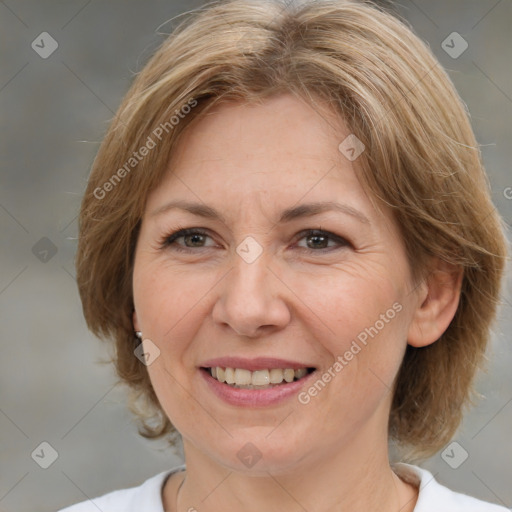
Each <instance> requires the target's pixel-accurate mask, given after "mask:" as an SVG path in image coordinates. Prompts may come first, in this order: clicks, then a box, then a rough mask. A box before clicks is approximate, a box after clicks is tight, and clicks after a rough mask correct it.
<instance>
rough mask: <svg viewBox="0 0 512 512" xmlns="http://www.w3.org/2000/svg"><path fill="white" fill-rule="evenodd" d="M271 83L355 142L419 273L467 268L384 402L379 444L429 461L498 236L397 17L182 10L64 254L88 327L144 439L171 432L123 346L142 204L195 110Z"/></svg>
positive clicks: (249, 7) (480, 329)
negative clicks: (123, 387) (436, 327)
mask: <svg viewBox="0 0 512 512" xmlns="http://www.w3.org/2000/svg"><path fill="white" fill-rule="evenodd" d="M279 93H292V94H295V95H298V96H300V97H301V98H304V99H306V100H307V101H309V102H310V103H311V104H316V103H317V102H318V103H319V104H321V105H323V106H326V107H327V108H328V109H329V110H330V111H332V112H334V113H336V114H337V115H339V116H340V118H341V119H342V120H343V121H344V123H345V125H346V126H347V127H348V128H349V129H350V131H351V133H354V134H355V135H356V136H357V137H358V138H359V139H360V140H361V141H362V142H363V143H364V145H365V147H366V150H365V151H364V152H363V153H362V154H361V156H360V157H359V159H358V161H357V162H358V164H359V166H360V171H359V176H360V179H361V183H362V184H363V186H364V187H365V188H366V190H368V192H369V195H370V196H371V197H372V200H373V201H374V202H375V203H376V204H380V205H387V207H389V208H391V209H392V212H393V214H394V216H395V219H396V221H397V223H398V226H399V227H400V230H401V233H402V236H403V241H404V243H405V246H406V249H407V254H408V257H409V261H410V265H411V268H412V270H413V273H414V276H415V277H416V278H417V279H421V278H422V277H424V276H425V275H426V272H428V266H427V261H428V259H429V258H430V257H431V256H437V257H439V258H441V259H442V260H444V261H446V262H449V263H451V264H453V265H456V266H458V267H460V268H462V269H463V272H464V277H463V283H462V290H461V298H460V303H459V306H458V309H457V312H456V314H455V317H454V319H453V321H452V322H451V324H450V325H449V327H448V329H447V330H446V332H445V333H444V334H443V335H442V336H441V338H440V339H439V340H438V341H436V342H435V343H433V344H432V345H430V346H428V347H425V348H414V347H412V346H408V347H407V351H406V354H405V357H404V360H403V362H402V365H401V368H400V371H399V373H398V375H397V379H396V385H395V390H394V398H393V404H392V408H391V412H390V418H389V434H390V438H392V439H394V440H396V441H398V443H399V444H400V445H402V446H403V447H406V448H409V454H410V455H411V456H412V455H414V456H415V457H423V456H428V455H431V454H433V453H435V452H436V451H437V450H439V449H440V448H441V447H442V446H444V444H445V443H446V442H447V441H448V440H449V439H450V438H451V437H452V436H453V434H454V432H455V430H456V429H457V427H458V425H459V423H460V421H461V418H462V414H463V407H464V405H465V404H466V403H467V402H468V401H469V400H470V397H471V391H472V382H473V378H474V375H475V372H476V370H477V369H478V367H479V366H481V364H482V362H483V361H484V355H485V350H486V346H487V343H488V339H489V334H490V326H491V323H492V321H493V320H494V317H495V314H496V307H497V304H498V300H499V293H500V286H501V279H502V274H503V269H504V263H505V256H506V245H505V239H504V235H503V230H502V226H501V220H500V218H499V216H498V214H497V212H496V210H495V208H494V207H493V205H492V202H491V199H490V194H489V183H488V181H487V177H486V174H485V171H484V169H483V166H482V162H481V155H480V152H479V148H478V145H477V143H476V141H475V137H474V134H473V132H472V129H471V126H470V123H469V120H468V115H467V113H466V111H465V108H464V105H463V103H462V102H461V100H460V98H459V96H458V95H457V92H456V91H455V88H454V86H453V84H452V83H451V81H450V79H449V77H448V76H447V74H446V73H445V71H444V70H443V69H442V67H441V65H440V64H439V62H438V61H437V60H436V58H435V57H434V56H433V54H432V53H431V52H430V50H429V49H428V48H427V47H426V45H425V44H424V43H423V42H422V41H420V39H419V38H418V37H416V36H415V35H414V34H413V32H412V31H411V30H410V29H409V28H408V27H407V26H406V25H405V24H404V23H403V22H402V21H400V20H398V19H397V18H396V17H395V16H393V15H391V14H389V13H387V12H385V11H384V10H382V9H380V8H379V7H377V6H375V5H373V4H371V3H369V2H358V1H354V0H339V1H335V0H332V1H318V2H303V3H301V4H300V5H297V6H293V5H292V6H287V7H285V6H284V5H279V4H277V3H275V2H271V1H264V0H258V1H257V2H253V1H249V0H231V1H215V2H212V3H210V4H208V5H206V6H204V7H203V8H201V9H199V10H197V11H192V12H191V13H188V16H187V17H186V18H185V19H184V20H183V22H181V23H180V24H179V26H178V27H177V28H176V29H175V30H174V31H173V33H172V34H171V35H170V36H169V37H168V38H167V39H166V40H165V42H164V43H163V44H162V45H161V47H160V48H159V49H158V51H156V53H155V54H154V56H153V57H152V58H151V59H150V60H149V62H148V63H147V65H146V66H145V67H144V69H143V70H142V71H141V72H140V73H139V74H138V76H137V77H136V79H135V81H134V83H133V85H132V87H131V88H130V90H129V91H128V93H127V94H126V96H125V98H124V100H123V102H122V104H121V106H120V107H119V110H118V112H117V115H116V117H115V119H114V120H113V121H112V123H111V125H110V128H109V129H108V132H107V134H106V136H105V138H104V140H103V143H102V145H101V147H100V149H99V152H98V154H97V157H96V159H95V161H94V164H93V168H92V172H91V174H90V178H89V182H88V186H87V189H86V191H85V195H84V198H83V203H82V208H81V213H80V218H79V243H78V254H77V259H76V266H77V281H78V287H79V291H80V296H81V299H82V303H83V311H84V315H85V318H86V321H87V324H88V326H89V328H90V329H91V330H92V332H94V333H95V334H96V335H97V336H100V337H106V338H110V339H112V340H114V341H115V347H116V355H115V365H116V370H117V373H118V375H119V377H120V379H121V380H122V381H123V382H125V383H127V384H128V385H129V386H130V388H131V389H132V391H133V393H132V396H131V398H130V407H131V409H132V411H134V412H135V413H136V414H138V415H139V416H140V419H141V423H142V426H143V430H140V433H141V435H143V436H145V437H153V438H156V437H161V436H164V435H166V434H169V433H172V432H175V431H174V429H173V427H172V425H171V424H170V421H169V420H168V418H167V417H166V416H165V414H164V413H163V410H162V408H161V407H160V404H159V402H158V399H157V397H156V395H155V392H154V390H153V388H152V386H151V382H150V380H149V377H148V373H147V369H146V367H145V366H144V365H143V364H142V363H141V362H140V361H139V360H138V359H137V358H136V357H135V356H134V353H133V352H134V348H135V346H136V345H135V338H134V334H133V325H132V312H133V295H132V270H133V258H134V247H135V244H136V241H137V236H138V230H139V226H140V220H141V217H142V215H143V212H144V207H145V201H146V198H147V196H148V194H149V192H150V191H151V190H153V189H154V188H155V187H156V186H158V184H159V182H160V180H161V179H162V177H163V174H164V172H165V170H166V166H167V165H168V162H169V159H170V157H171V156H172V154H173V150H174V148H175V147H176V144H177V142H178V141H179V139H180V134H181V133H183V131H184V130H185V129H186V128H187V127H191V126H192V125H193V121H194V120H200V119H201V116H202V115H204V114H205V113H206V112H207V111H208V110H209V109H210V108H211V107H212V106H213V105H215V104H216V103H218V102H219V101H229V100H244V101H247V102H257V101H264V99H265V98H268V97H270V96H273V95H276V94H279ZM185 105H189V108H188V109H185ZM185 112H186V114H185ZM178 117H179V121H178V122H174V121H175V120H176V119H178ZM172 119H173V120H172ZM158 128H160V131H158ZM164 132H165V133H164ZM157 134H159V136H160V137H157ZM157 139H158V140H157ZM150 140H151V141H152V142H153V143H154V145H152V144H151V143H150ZM340 142H341V139H340ZM142 146H146V147H147V148H148V150H147V151H145V152H144V153H145V156H144V157H143V158H140V159H139V158H136V157H135V156H134V155H135V153H137V152H138V151H139V150H140V152H141V153H142V150H141V148H142ZM149 146H151V147H149ZM130 159H133V161H132V160H130ZM131 164H133V165H131ZM121 169H124V172H123V171H121ZM108 184H110V185H108ZM151 422H153V425H151V424H150V423H151Z"/></svg>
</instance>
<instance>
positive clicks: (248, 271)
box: [212, 255, 291, 338]
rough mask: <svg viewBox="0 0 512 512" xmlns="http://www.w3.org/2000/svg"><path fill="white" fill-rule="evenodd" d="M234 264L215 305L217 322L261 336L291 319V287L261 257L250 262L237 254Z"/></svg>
mask: <svg viewBox="0 0 512 512" xmlns="http://www.w3.org/2000/svg"><path fill="white" fill-rule="evenodd" d="M234 260H235V261H234V266H233V268H232V269H231V270H230V271H229V272H228V274H227V275H226V276H225V278H224V279H223V280H222V281H221V283H219V285H220V287H221V288H220V290H219V292H218V293H219V296H218V298H217V301H216V303H215V306H214V308H213V312H212V315H213V320H214V321H215V323H216V324H220V325H223V326H229V327H230V328H231V329H233V331H235V332H236V333H237V334H238V335H240V336H246V337H249V338H257V337H259V336H262V335H265V334H266V335H268V334H269V333H271V332H273V331H278V330H280V329H282V328H283V327H285V326H286V325H288V323H289V322H290V318H291V315H290V310H289V308H288V306H287V304H286V298H285V294H286V292H287V290H288V289H287V287H286V286H285V284H283V282H282V281H281V280H280V279H279V277H278V275H276V272H275V271H273V270H272V269H271V268H269V261H268V259H267V258H264V257H263V256H260V257H259V258H258V259H257V260H256V261H254V262H252V263H247V262H246V261H244V260H243V259H242V258H240V257H238V255H237V256H235V258H234Z"/></svg>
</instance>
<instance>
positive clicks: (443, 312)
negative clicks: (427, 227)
mask: <svg viewBox="0 0 512 512" xmlns="http://www.w3.org/2000/svg"><path fill="white" fill-rule="evenodd" d="M463 275H464V270H463V269H462V268H460V267H456V266H454V265H451V264H449V263H446V262H445V261H443V260H440V259H439V258H436V259H435V260H434V261H433V266H432V267H431V271H430V273H429V274H428V276H427V277H426V278H425V280H424V281H423V283H422V284H421V286H420V287H419V289H418V290H419V291H418V294H417V296H418V305H417V308H416V311H415V313H414V317H413V320H412V322H411V325H410V326H409V333H408V337H407V342H408V343H409V345H412V346H413V347H425V346H427V345H430V344H432V343H434V342H435V341H437V340H438V339H439V338H440V337H441V335H442V334H443V333H444V332H445V331H446V329H448V326H449V325H450V322H451V321H452V320H453V317H454V316H455V312H456V311H457V307H458V305H459V299H460V290H461V286H462V278H463Z"/></svg>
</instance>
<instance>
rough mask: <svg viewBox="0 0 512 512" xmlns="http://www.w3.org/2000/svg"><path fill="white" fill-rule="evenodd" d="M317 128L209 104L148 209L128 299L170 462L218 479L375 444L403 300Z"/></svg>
mask: <svg viewBox="0 0 512 512" xmlns="http://www.w3.org/2000/svg"><path fill="white" fill-rule="evenodd" d="M327 115H328V114H326V113H325V112H323V113H322V116H321V115H319V114H318V113H317V112H315V110H314V109H312V108H311V107H310V106H308V105H306V104H305V103H304V102H302V101H300V100H298V99H296V98H294V97H292V96H290V95H282V96H278V97H274V98H272V99H270V100H267V101H266V103H265V104H264V105H262V106H261V105H260V106H244V105H242V104H241V103H230V104H224V105H220V106H217V107H215V109H214V110H212V111H211V114H210V115H208V116H207V117H205V118H204V119H202V120H200V121H199V122H198V123H197V124H196V125H195V126H193V127H191V129H190V131H188V132H186V133H185V134H184V135H185V136H184V137H183V138H182V140H181V142H180V145H179V147H178V150H177V152H176V153H175V155H174V160H173V161H172V166H170V167H169V172H168V173H167V175H166V177H165V179H164V181H163V182H162V183H161V185H160V186H159V187H158V188H157V189H155V190H154V191H153V192H152V193H151V195H150V196H149V198H148V201H147V206H146V211H145V214H144V218H143V221H142V226H141V231H140V236H139V239H138V244H137V248H136V255H135V267H134V274H133V288H134V301H135V314H134V325H135V327H136V329H138V330H141V331H142V332H143V337H144V339H145V341H144V346H145V350H146V352H149V353H150V359H149V361H150V364H149V365H148V367H147V369H148V371H149V375H150V378H151V382H152V384H153V387H154V389H155V392H156V394H157V396H158V399H159V401H160V403H161V405H162V407H163V409H164V410H165V412H166V414H167V415H168V417H169V418H170V420H171V422H172V423H173V424H174V425H175V426H176V428H177V429H178V430H179V431H180V433H181V434H182V436H183V440H184V443H185V449H186V450H187V447H189V449H190V450H191V451H195V452H196V453H201V454H202V456H204V457H205V459H206V460H209V461H211V462H214V463H218V464H221V465H223V466H224V467H227V468H230V469H232V470H236V471H253V472H256V471H258V472H260V473H263V472H265V471H273V472H274V473H277V472H286V471H290V470H292V469H293V468H298V467H299V466H300V465H301V464H307V465H308V467H311V464H312V463H314V462H315V461H316V462H320V461H322V459H323V460H325V457H329V456H331V454H332V453H334V452H335V451H336V453H342V452H343V450H346V448H347V447H349V446H364V447H366V449H368V447H370V446H372V447H373V448H376V447H380V448H382V447H383V444H385V443H386V441H387V423H388V415H389V408H390V403H391V398H392V397H391V388H392V386H393V381H394V378H395V376H396V374H397V372H398V369H399V365H400V363H401V361H402V358H403V355H404V351H405V348H406V345H407V336H408V330H409V329H410V328H411V324H412V322H413V315H414V310H415V308H416V307H417V306H418V301H419V299H418V296H417V293H416V292H414V291H413V285H412V281H411V276H410V268H409V265H408V263H407V260H406V254H405V249H404V246H403V243H402V241H401V238H400V236H399V233H398V228H397V226H396V224H395V223H394V221H392V219H391V216H390V214H389V212H384V213H385V215H382V214H378V213H377V212H376V211H375V210H374V208H373V207H372V204H371V201H370V200H369V198H368V197H367V196H366V195H365V193H364V191H363V189H362V187H361V185H360V183H359V182H358V179H357V172H358V167H357V159H356V160H354V161H351V158H352V157H353V155H352V153H353V152H351V151H350V147H347V146H346V145H347V144H348V141H347V142H345V145H342V148H344V151H345V155H347V156H348V157H350V158H347V156H345V155H344V154H343V153H342V152H341V150H340V149H338V146H339V145H340V143H341V142H342V141H343V140H344V139H345V137H346V136H348V135H349V132H348V131H346V129H345V133H344V135H343V136H341V138H340V135H339V133H340V132H339V130H338V131H335V130H334V129H333V126H334V124H333V123H334V122H335V118H329V122H327V121H326V119H327V117H326V116H327ZM338 122H339V121H338ZM349 141H350V139H349ZM349 146H350V145H349ZM355 149H356V151H357V149H359V148H357V147H356V148H355ZM354 154H355V153H354ZM177 201H179V202H181V206H182V207H180V206H176V205H175V206H174V207H173V206H171V204H172V203H173V202H177ZM185 203H186V204H185ZM313 203H314V204H317V205H320V206H318V208H316V210H315V208H311V207H310V206H309V205H311V204H313ZM187 205H189V206H190V208H189V209H187ZM322 205H324V206H325V207H324V206H322ZM336 205H337V206H336ZM331 206H333V207H332V208H331ZM183 207H185V209H184V208H183ZM214 212H216V214H214ZM284 212H287V214H286V215H284V216H283V213H284ZM282 217H283V218H282ZM183 228H186V229H188V230H190V232H189V233H188V234H185V235H184V234H183V233H181V234H178V236H177V237H173V234H174V233H176V232H178V231H179V230H180V229H183ZM310 230H311V231H312V232H310ZM196 231H198V233H196ZM149 340H150V341H149ZM158 351H159V352H158ZM151 361H153V362H151ZM211 367H214V368H217V367H219V368H222V369H225V368H233V369H234V370H235V369H237V370H236V371H233V372H232V371H231V370H229V369H228V370H226V371H225V372H223V371H222V370H218V369H217V370H214V371H216V372H217V377H220V378H222V374H223V373H225V375H224V378H227V379H228V380H231V381H232V380H233V378H235V379H236V380H235V384H236V383H238V384H239V385H242V383H244V384H247V383H248V382H250V383H251V387H252V388H248V389H244V388H237V387H234V386H233V384H227V383H225V382H224V383H221V382H219V381H218V380H217V379H216V378H214V377H212V375H211V371H210V370H209V368H211ZM312 368H314V371H313V372H312V373H306V375H305V376H303V377H301V376H302V375H303V374H304V373H305V372H306V371H309V372H310V371H311V370H310V369H312ZM283 370H288V371H283ZM291 370H297V371H296V372H291ZM233 374H234V375H233ZM297 378H299V379H298V380H296V379H297ZM270 379H272V381H273V382H274V384H271V386H270V387H268V382H269V380H270ZM283 379H284V380H283ZM290 379H295V380H294V381H293V382H290V383H288V382H287V380H290ZM279 381H281V383H280V384H277V382H279ZM253 384H254V386H253ZM265 385H266V386H267V387H266V388H265V387H263V388H262V387H258V386H265ZM255 386H256V387H255ZM248 443H250V444H248ZM253 465H254V469H252V466H253Z"/></svg>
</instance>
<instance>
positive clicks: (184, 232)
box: [160, 228, 351, 253]
mask: <svg viewBox="0 0 512 512" xmlns="http://www.w3.org/2000/svg"><path fill="white" fill-rule="evenodd" d="M190 235H201V236H207V237H210V235H209V234H208V233H207V232H206V231H204V230H202V229H199V228H187V229H184V228H182V229H178V230H177V231H175V232H174V233H171V234H170V235H167V236H165V237H164V238H163V239H162V240H161V241H160V249H169V248H171V249H172V250H173V251H178V252H186V253H190V252H193V250H194V247H180V246H179V245H177V244H176V243H175V242H176V240H177V239H179V238H182V237H185V236H190ZM299 235H300V238H298V240H297V241H299V240H302V239H303V238H307V237H309V236H318V237H326V238H328V239H331V240H333V241H335V242H337V243H338V244H339V247H337V248H336V247H324V248H321V249H310V248H308V247H301V248H300V249H303V250H305V251H307V252H309V253H314V252H316V253H318V252H320V253H322V252H330V251H332V250H333V249H334V250H335V249H342V248H344V247H349V246H351V244H350V242H348V240H346V239H345V238H343V237H340V236H337V235H335V234H334V233H330V232H329V231H323V230H321V229H306V230H304V231H301V232H300V233H299ZM210 238H211V237H210ZM195 249H208V247H196V248H195Z"/></svg>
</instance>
